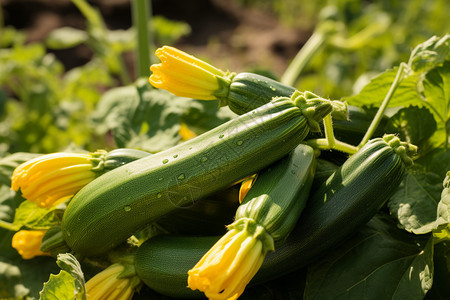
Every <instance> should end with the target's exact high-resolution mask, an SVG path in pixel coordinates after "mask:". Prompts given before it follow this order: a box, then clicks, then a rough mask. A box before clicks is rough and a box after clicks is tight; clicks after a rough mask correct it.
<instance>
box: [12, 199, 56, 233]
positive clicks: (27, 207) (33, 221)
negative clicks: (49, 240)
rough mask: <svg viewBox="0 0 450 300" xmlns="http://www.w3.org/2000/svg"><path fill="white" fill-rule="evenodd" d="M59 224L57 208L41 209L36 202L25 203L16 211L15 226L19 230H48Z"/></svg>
mask: <svg viewBox="0 0 450 300" xmlns="http://www.w3.org/2000/svg"><path fill="white" fill-rule="evenodd" d="M59 223H60V218H59V215H58V210H57V209H56V207H40V206H39V205H37V204H36V203H35V202H31V201H23V202H22V203H21V204H20V206H19V207H18V208H17V209H16V215H15V217H14V222H13V225H14V226H16V227H17V228H21V227H27V228H31V229H48V228H50V227H52V226H54V225H57V224H59Z"/></svg>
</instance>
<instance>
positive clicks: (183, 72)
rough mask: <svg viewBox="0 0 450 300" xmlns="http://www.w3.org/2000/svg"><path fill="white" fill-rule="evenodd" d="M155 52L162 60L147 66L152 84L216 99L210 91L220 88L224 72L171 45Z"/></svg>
mask: <svg viewBox="0 0 450 300" xmlns="http://www.w3.org/2000/svg"><path fill="white" fill-rule="evenodd" d="M156 55H157V56H158V57H159V59H160V60H161V63H160V64H155V65H152V66H151V67H150V70H151V71H152V75H151V76H150V77H149V82H150V83H151V84H152V85H153V86H154V87H156V88H160V89H165V90H167V91H169V92H171V93H173V94H174V95H177V96H180V97H190V98H195V99H199V100H214V99H216V97H215V96H213V94H214V93H215V92H216V91H218V90H220V88H221V87H220V84H219V78H224V77H225V76H226V73H225V72H223V71H222V70H219V69H217V68H215V67H213V66H212V65H210V64H208V63H206V62H204V61H202V60H200V59H198V58H196V57H194V56H192V55H189V54H187V53H184V52H183V51H180V50H178V49H176V48H173V47H168V46H164V47H162V48H159V49H157V50H156Z"/></svg>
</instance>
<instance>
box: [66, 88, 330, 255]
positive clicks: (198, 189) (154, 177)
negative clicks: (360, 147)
mask: <svg viewBox="0 0 450 300" xmlns="http://www.w3.org/2000/svg"><path fill="white" fill-rule="evenodd" d="M306 96H308V97H309V96H310V94H306ZM293 98H294V99H290V98H277V99H274V100H273V101H271V102H269V103H268V104H266V105H263V106H261V107H259V108H257V109H255V110H253V111H251V112H249V113H247V114H244V115H241V116H239V117H237V118H235V119H233V120H231V121H229V122H227V123H225V124H222V125H220V126H218V127H216V128H214V129H212V130H210V131H208V132H206V133H204V134H202V135H199V136H197V137H196V138H193V139H191V140H188V141H186V142H184V143H182V144H179V145H177V146H175V147H173V148H170V149H167V150H165V151H162V152H159V153H157V154H154V155H151V156H147V157H144V158H142V159H139V160H137V161H134V162H131V163H128V164H126V165H123V166H121V167H119V168H116V169H114V170H112V171H110V172H108V173H106V174H105V175H103V176H100V177H98V178H96V179H95V180H93V181H92V182H90V183H89V184H88V185H86V186H85V187H84V188H83V189H81V190H80V191H79V192H78V193H77V194H76V195H75V196H74V197H73V199H72V200H71V201H70V203H69V205H68V207H67V208H66V210H65V213H64V216H63V219H62V230H63V237H64V239H65V241H66V242H67V244H68V245H69V247H70V248H71V249H72V250H73V251H74V252H76V253H78V254H80V255H85V256H96V255H101V254H102V253H104V252H105V251H107V250H109V249H112V248H113V247H115V246H117V245H118V244H120V243H121V242H123V241H125V240H126V239H127V238H128V237H129V236H131V235H132V234H134V233H136V232H137V231H139V230H141V229H143V228H144V227H145V226H147V225H148V224H150V223H152V222H154V221H156V220H157V219H158V218H160V217H162V216H163V215H165V214H167V213H169V212H171V211H173V210H174V209H176V208H177V207H181V206H186V205H189V204H190V203H194V202H195V201H197V200H198V199H200V198H203V197H205V196H207V195H209V194H211V193H213V192H215V191H218V190H221V189H224V188H226V187H228V186H230V185H231V184H233V183H235V182H237V181H238V180H240V179H242V178H244V177H246V176H248V175H251V174H254V173H256V172H257V171H259V170H261V169H262V168H264V167H266V166H267V165H269V164H271V163H273V162H274V161H276V160H278V159H280V158H281V157H283V156H285V155H286V154H287V153H289V151H291V150H292V149H294V148H295V147H296V146H297V145H298V144H299V143H300V142H301V141H302V140H303V139H304V138H305V137H306V136H307V135H308V133H309V132H310V130H318V128H319V121H320V120H321V119H322V118H323V117H324V116H325V115H327V114H328V113H330V112H331V110H332V107H331V104H330V101H329V100H325V99H321V98H313V99H309V98H306V97H305V95H304V94H301V93H299V92H298V93H294V95H293ZM293 100H294V101H293Z"/></svg>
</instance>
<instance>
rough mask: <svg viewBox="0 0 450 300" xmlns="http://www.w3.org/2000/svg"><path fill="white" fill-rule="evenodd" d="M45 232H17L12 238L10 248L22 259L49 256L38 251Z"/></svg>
mask: <svg viewBox="0 0 450 300" xmlns="http://www.w3.org/2000/svg"><path fill="white" fill-rule="evenodd" d="M45 232H46V230H19V231H17V232H16V233H15V234H14V236H13V238H12V247H13V248H14V249H16V250H17V252H18V253H19V254H20V256H22V258H23V259H32V258H34V257H36V256H42V255H49V254H48V253H46V252H42V251H41V250H40V247H41V243H42V238H43V237H44V235H45Z"/></svg>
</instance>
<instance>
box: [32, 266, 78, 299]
mask: <svg viewBox="0 0 450 300" xmlns="http://www.w3.org/2000/svg"><path fill="white" fill-rule="evenodd" d="M39 296H40V297H39V299H41V300H73V299H75V279H74V278H73V277H72V275H70V273H69V272H66V271H64V270H62V271H61V272H59V274H57V275H54V274H50V279H49V280H48V281H47V282H46V283H44V288H43V289H42V291H41V292H40V293H39Z"/></svg>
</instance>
